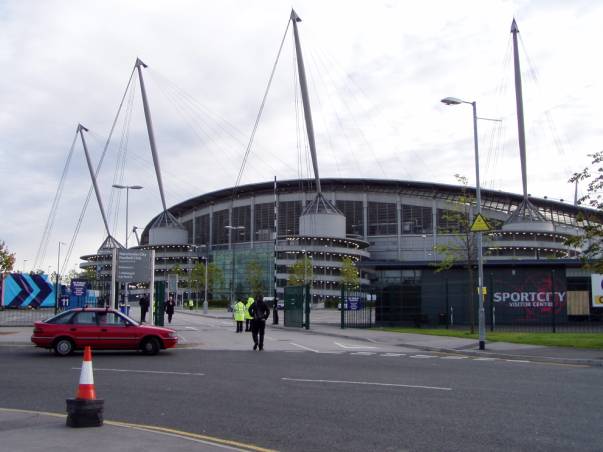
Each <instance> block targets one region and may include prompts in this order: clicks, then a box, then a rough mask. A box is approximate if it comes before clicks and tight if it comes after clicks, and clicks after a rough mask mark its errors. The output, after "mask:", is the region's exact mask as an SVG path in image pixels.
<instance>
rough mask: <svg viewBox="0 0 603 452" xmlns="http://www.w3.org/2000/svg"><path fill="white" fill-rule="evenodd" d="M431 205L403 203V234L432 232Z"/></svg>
mask: <svg viewBox="0 0 603 452" xmlns="http://www.w3.org/2000/svg"><path fill="white" fill-rule="evenodd" d="M432 226H433V219H432V212H431V207H423V206H410V205H402V234H431V233H432V231H433V229H432Z"/></svg>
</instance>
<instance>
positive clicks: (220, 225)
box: [211, 209, 229, 245]
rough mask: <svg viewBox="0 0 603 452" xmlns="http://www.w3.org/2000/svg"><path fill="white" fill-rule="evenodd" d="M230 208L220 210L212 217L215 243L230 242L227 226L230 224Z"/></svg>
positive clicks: (213, 240)
mask: <svg viewBox="0 0 603 452" xmlns="http://www.w3.org/2000/svg"><path fill="white" fill-rule="evenodd" d="M228 217H229V215H228V209H224V210H219V211H217V212H214V214H213V217H212V224H211V225H212V236H213V237H212V243H213V244H214V245H222V244H225V243H228V229H226V226H228V224H229V218H228Z"/></svg>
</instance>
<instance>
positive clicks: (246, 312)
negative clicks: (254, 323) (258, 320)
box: [245, 297, 255, 320]
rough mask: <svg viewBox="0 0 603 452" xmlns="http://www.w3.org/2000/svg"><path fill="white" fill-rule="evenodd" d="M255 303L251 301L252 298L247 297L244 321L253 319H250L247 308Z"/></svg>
mask: <svg viewBox="0 0 603 452" xmlns="http://www.w3.org/2000/svg"><path fill="white" fill-rule="evenodd" d="M254 302H255V300H254V299H253V297H249V298H248V299H247V305H246V306H245V320H251V319H253V317H251V314H249V308H250V307H251V305H252V304H253V303H254Z"/></svg>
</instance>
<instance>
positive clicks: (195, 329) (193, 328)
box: [184, 326, 199, 331]
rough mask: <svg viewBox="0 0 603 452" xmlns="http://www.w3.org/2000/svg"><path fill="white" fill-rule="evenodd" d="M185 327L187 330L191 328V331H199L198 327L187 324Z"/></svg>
mask: <svg viewBox="0 0 603 452" xmlns="http://www.w3.org/2000/svg"><path fill="white" fill-rule="evenodd" d="M184 329H186V330H191V331H199V330H198V329H197V328H195V327H194V326H185V327H184Z"/></svg>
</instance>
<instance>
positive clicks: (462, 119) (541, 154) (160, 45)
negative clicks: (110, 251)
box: [0, 0, 603, 272]
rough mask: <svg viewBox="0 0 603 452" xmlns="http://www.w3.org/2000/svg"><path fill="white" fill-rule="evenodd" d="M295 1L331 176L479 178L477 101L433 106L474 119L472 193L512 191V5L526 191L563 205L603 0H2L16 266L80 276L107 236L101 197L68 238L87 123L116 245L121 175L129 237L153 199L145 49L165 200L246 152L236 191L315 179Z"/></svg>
mask: <svg viewBox="0 0 603 452" xmlns="http://www.w3.org/2000/svg"><path fill="white" fill-rule="evenodd" d="M291 7H294V8H295V10H296V12H297V13H298V15H299V16H300V17H301V19H302V22H301V23H299V24H298V26H299V33H300V40H301V45H302V52H303V57H304V61H305V66H306V72H307V74H308V86H309V91H310V102H311V104H312V114H313V118H314V129H315V134H316V145H317V152H318V161H319V168H320V175H321V176H322V177H362V178H384V179H399V180H413V181H426V182H436V183H446V184H455V183H457V182H456V179H455V174H459V175H462V176H466V177H467V178H468V183H469V185H470V186H474V185H475V156H474V149H473V125H472V111H471V106H470V105H465V104H461V105H457V106H447V105H444V104H443V103H441V102H440V100H441V99H442V98H444V97H448V96H452V97H457V98H460V99H463V100H465V101H468V102H472V101H475V102H476V103H477V113H478V117H480V118H483V119H480V120H479V121H478V136H479V141H478V142H479V150H480V151H479V158H480V179H481V186H482V188H488V189H494V190H501V191H505V192H512V193H521V190H522V182H521V172H520V161H519V150H518V140H517V120H516V113H515V92H514V82H513V63H512V61H513V60H512V53H511V52H512V50H511V33H510V27H511V22H512V19H513V18H516V20H517V24H518V26H519V30H520V34H519V37H520V41H519V47H520V59H521V70H522V78H523V95H524V110H525V118H526V121H525V124H526V143H527V155H528V158H527V173H528V192H529V193H530V194H531V195H533V196H535V197H544V196H547V197H548V198H549V199H555V200H560V199H564V200H565V201H566V202H573V198H574V186H573V185H572V184H569V183H568V179H569V177H570V176H571V175H572V173H574V172H577V171H580V170H581V169H583V168H584V167H585V166H588V164H589V157H588V155H589V154H592V153H594V152H597V151H599V150H601V142H602V138H603V121H601V115H600V114H599V112H598V110H597V109H598V108H600V105H601V104H602V102H601V101H603V81H602V80H603V77H602V75H603V74H602V72H603V60H601V58H599V57H598V56H597V54H596V53H595V52H593V49H596V48H597V47H596V46H597V45H598V43H600V42H602V41H603V28H601V25H600V24H601V23H603V3H601V2H593V1H591V0H584V1H581V0H573V1H571V2H567V1H559V0H534V1H530V0H516V1H506V0H489V1H478V0H474V1H471V0H455V1H454V2H451V1H447V0H425V1H423V2H402V1H394V0H389V1H379V0H357V1H350V0H347V1H335V0H334V1H327V0H322V1H311V0H302V1H297V2H295V3H294V4H293V5H292V4H289V3H287V2H282V1H277V0H264V1H255V2H249V1H244V0H225V1H219V2H216V1H206V0H197V1H185V0H172V1H150V0H145V1H133V0H104V1H102V2H92V1H56V0H46V1H34V0H18V1H17V0H0V30H1V31H0V34H1V35H2V36H1V38H0V67H1V68H2V76H1V77H0V100H1V102H0V159H1V160H0V161H1V162H2V163H1V164H0V241H4V242H5V243H6V246H7V247H8V249H9V250H10V251H11V252H14V253H16V265H15V267H16V268H15V269H16V270H19V271H31V270H34V269H41V270H43V271H46V272H52V271H54V270H55V269H56V267H57V259H58V257H59V256H58V252H59V249H60V252H61V253H62V256H61V261H63V260H64V258H65V256H66V255H69V259H68V260H67V261H66V262H65V263H64V264H63V263H62V264H61V266H62V268H63V270H65V271H67V270H71V269H74V268H75V267H76V266H77V264H78V262H80V260H79V256H82V255H85V254H93V253H94V252H95V251H96V250H97V249H98V247H99V246H100V245H101V243H102V241H103V240H104V238H105V237H106V232H105V230H104V226H103V222H102V219H101V215H100V209H99V207H98V203H97V202H96V199H95V198H94V197H92V199H91V200H90V203H89V205H88V207H87V209H86V210H85V213H84V215H83V217H82V220H81V227H80V229H79V233H78V234H77V235H75V230H76V227H77V225H78V222H79V219H80V217H81V212H82V209H83V205H84V202H85V200H86V197H87V195H88V192H89V189H90V183H91V182H90V175H89V173H88V169H87V167H86V163H85V158H84V153H83V148H82V143H81V141H80V140H79V139H77V140H75V138H76V127H77V124H78V123H81V124H83V125H84V126H86V127H87V128H88V129H89V132H88V133H86V134H85V137H86V141H87V144H88V148H89V151H90V154H91V159H92V161H93V164H94V165H95V166H96V165H97V164H98V162H99V160H100V158H101V155H102V153H103V149H104V148H105V145H106V143H107V142H108V143H109V144H108V146H107V152H106V156H105V158H104V160H103V164H102V166H101V169H100V171H99V178H98V183H99V187H100V191H101V196H102V200H103V205H104V208H105V210H106V212H107V215H108V217H109V226H110V230H111V233H112V234H113V235H114V236H115V237H116V238H117V239H118V240H119V241H120V242H122V243H124V242H125V236H126V225H125V211H126V202H125V195H124V194H123V193H122V192H121V191H119V190H116V189H112V188H111V186H112V184H115V183H117V184H121V185H141V186H143V187H144V188H143V189H141V190H137V191H130V196H129V203H128V220H129V229H130V231H131V229H132V226H133V225H137V226H139V227H141V228H143V227H144V226H145V225H146V224H147V223H148V222H149V221H150V220H151V219H152V218H153V217H154V216H155V215H157V214H158V213H159V212H160V211H161V210H162V207H161V199H160V195H159V190H158V184H157V180H156V178H155V173H154V169H153V165H152V158H151V151H150V147H149V139H148V135H147V130H146V124H145V120H144V114H143V109H142V101H141V95H140V86H139V83H138V81H137V79H136V77H134V79H133V80H132V83H130V85H129V89H128V90H127V91H126V86H128V81H129V80H130V76H131V75H132V72H133V67H134V63H135V61H136V58H137V57H139V58H140V59H141V60H142V61H144V62H145V63H146V64H147V65H148V67H147V68H146V69H144V70H143V77H144V82H145V86H146V90H147V95H148V98H149V103H150V109H151V114H152V120H153V125H154V132H155V137H156V141H157V150H158V154H159V161H160V165H161V172H162V179H163V185H164V189H165V196H166V202H167V205H168V207H169V206H171V205H174V204H177V203H179V202H182V201H184V200H186V199H189V198H191V197H194V196H198V195H200V194H203V193H207V192H211V191H214V190H219V189H222V188H227V187H232V186H233V185H234V184H235V183H236V180H237V175H238V174H239V170H240V169H241V166H242V162H243V157H244V155H245V152H246V150H247V149H249V152H250V153H249V158H248V160H247V164H246V165H245V167H244V169H243V173H242V178H241V184H246V183H253V182H262V181H268V180H272V179H273V177H274V176H276V177H277V178H278V179H295V178H299V177H312V172H311V170H310V164H309V155H308V151H307V139H306V137H305V130H304V125H303V122H302V118H303V112H302V111H301V109H300V108H301V99H300V95H299V88H298V81H297V78H296V75H295V66H294V50H293V40H292V29H291V27H290V26H289V27H288V23H289V22H288V19H289V16H290V10H291ZM285 31H286V34H285ZM281 42H283V47H282V51H281V52H280V55H279V56H278V58H277V54H278V52H279V47H280V45H281ZM273 68H274V76H273V78H272V82H271V84H270V89H269V90H267V86H268V80H269V78H270V75H271V73H272V71H273ZM265 92H267V93H268V94H267V96H266V100H265V103H264V107H263V109H262V114H261V116H259V111H260V106H261V105H262V99H263V98H264V94H265ZM122 98H123V99H124V101H123V107H122V109H121V112H120V114H119V116H117V120H116V122H115V124H116V125H115V128H114V131H113V133H112V135H111V140H110V141H108V139H109V136H110V132H111V129H112V124H113V122H114V121H115V118H116V115H117V113H118V108H119V105H120V102H121V101H122ZM258 117H259V121H258V122H257V124H258V126H257V130H256V132H255V134H254V138H253V140H251V136H252V131H253V130H254V124H255V123H256V120H257V119H258ZM487 119H494V121H490V120H487ZM74 140H75V141H74ZM68 156H71V158H70V159H69V160H68ZM67 161H69V164H68V165H66V162H67ZM65 168H67V170H66V171H65ZM63 174H65V176H64V178H63V179H62V175H63ZM61 180H63V185H62V187H63V188H62V191H61V197H60V200H59V202H58V203H57V205H56V208H55V209H54V210H53V212H54V214H55V216H54V220H53V222H52V229H51V231H50V233H49V234H44V232H45V230H47V229H48V228H47V227H46V225H47V223H48V219H49V218H51V217H50V215H51V207H52V205H53V200H54V199H55V195H56V193H57V189H58V187H59V182H60V181H61ZM578 193H579V195H580V194H583V193H584V189H583V187H578ZM128 235H129V238H128V240H129V244H130V245H132V244H134V243H135V240H136V239H135V238H134V236H133V235H131V233H129V234H128ZM43 237H45V239H44V240H42V239H43ZM59 242H64V243H65V244H66V245H59ZM69 248H71V252H68V250H69ZM42 257H43V259H42ZM36 258H37V260H36Z"/></svg>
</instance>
